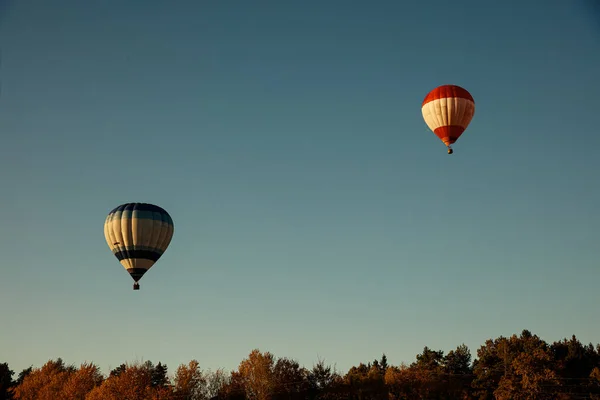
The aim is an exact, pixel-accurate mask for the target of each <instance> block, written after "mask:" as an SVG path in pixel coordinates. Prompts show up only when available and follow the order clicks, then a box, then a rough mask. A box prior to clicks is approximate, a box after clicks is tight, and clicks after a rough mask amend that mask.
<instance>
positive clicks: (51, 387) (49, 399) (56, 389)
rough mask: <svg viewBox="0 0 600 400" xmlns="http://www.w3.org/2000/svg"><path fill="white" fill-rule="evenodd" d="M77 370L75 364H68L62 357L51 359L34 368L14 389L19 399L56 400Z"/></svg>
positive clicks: (16, 397) (15, 395)
mask: <svg viewBox="0 0 600 400" xmlns="http://www.w3.org/2000/svg"><path fill="white" fill-rule="evenodd" d="M74 372H75V368H74V367H73V366H66V365H65V364H64V363H63V361H62V359H61V358H58V359H57V360H56V361H53V360H49V361H48V362H47V363H46V364H44V365H43V366H42V367H41V368H34V369H33V370H32V371H31V372H30V373H29V374H27V376H25V377H24V378H23V381H22V382H21V384H20V385H18V386H16V387H15V389H14V398H15V399H17V400H54V399H59V398H61V393H62V390H63V386H64V384H65V383H66V382H67V380H68V378H69V376H70V375H71V374H73V373H74Z"/></svg>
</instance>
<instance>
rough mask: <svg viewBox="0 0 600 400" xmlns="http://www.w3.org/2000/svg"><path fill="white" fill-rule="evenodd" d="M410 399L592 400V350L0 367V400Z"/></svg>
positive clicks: (597, 369) (534, 341)
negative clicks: (222, 365) (173, 365)
mask: <svg viewBox="0 0 600 400" xmlns="http://www.w3.org/2000/svg"><path fill="white" fill-rule="evenodd" d="M4 399H10V400H59V399H60V400H211V399H212V400H246V399H248V400H279V399H282V400H300V399H303V400H304V399H305V400H313V399H314V400H316V399H323V400H346V399H347V400H383V399H386V400H402V399H405V400H412V399H415V400H416V399H437V400H456V399H479V400H487V399H490V400H491V399H502V400H508V399H511V400H538V399H540V400H541V399H556V400H562V399H564V400H567V399H600V345H598V346H596V347H594V345H592V344H588V345H583V344H582V343H581V342H580V341H579V340H578V339H577V338H576V337H575V336H573V337H572V338H571V339H564V340H562V341H557V342H554V343H552V344H548V343H546V342H545V341H544V340H541V339H540V338H539V337H538V336H537V335H533V334H531V332H529V331H527V330H524V331H523V332H522V333H521V335H520V336H517V335H513V336H512V337H510V338H506V337H499V338H497V339H494V340H491V339H490V340H487V341H486V342H485V344H483V345H482V346H481V347H480V348H479V349H478V350H477V357H476V358H475V359H474V360H472V356H471V352H470V350H469V349H468V347H467V346H465V345H460V346H458V347H457V348H456V349H454V350H452V351H450V352H449V353H447V354H444V352H443V351H438V350H432V349H429V348H428V347H425V348H424V349H423V352H422V353H420V354H418V355H417V356H416V360H415V361H414V362H412V363H411V364H409V365H407V364H401V365H398V366H394V365H388V362H387V358H386V356H385V354H384V355H382V357H381V358H379V359H375V360H372V361H369V362H366V363H362V362H361V363H360V364H358V366H354V367H352V368H350V370H348V372H347V373H345V374H341V373H339V372H338V371H336V369H335V367H332V366H330V365H327V364H326V363H325V362H324V361H319V362H318V363H317V364H315V365H313V366H312V368H305V367H302V366H300V365H299V364H298V362H296V361H294V360H293V359H289V358H285V357H282V358H276V357H275V356H274V355H273V354H271V353H269V352H261V351H259V350H253V351H252V352H251V353H250V354H249V355H248V357H247V358H245V359H244V360H242V362H241V363H240V364H239V366H238V368H237V370H234V371H231V372H225V371H224V370H222V369H219V370H217V371H210V370H207V371H204V370H202V369H201V368H200V364H199V363H198V362H197V361H196V360H192V361H190V362H189V363H188V364H182V365H180V366H179V367H178V368H177V370H176V371H174V374H172V377H170V374H169V372H168V368H167V366H166V365H164V364H162V363H160V362H159V363H158V364H156V365H155V364H154V363H152V362H151V361H146V362H145V363H132V364H122V365H120V366H119V367H117V368H115V369H113V370H112V371H110V373H109V374H108V376H103V375H102V374H101V372H100V369H99V368H98V367H97V366H96V365H94V364H93V363H85V364H82V365H80V366H79V367H75V366H73V365H66V364H65V363H64V362H63V361H62V359H60V358H59V359H57V360H50V361H48V362H47V363H46V364H44V365H43V366H41V367H39V368H33V367H30V368H27V369H25V370H23V371H21V372H20V373H19V374H18V375H17V376H16V377H15V373H14V371H11V370H10V368H9V366H8V365H7V364H6V363H3V364H0V400H4Z"/></svg>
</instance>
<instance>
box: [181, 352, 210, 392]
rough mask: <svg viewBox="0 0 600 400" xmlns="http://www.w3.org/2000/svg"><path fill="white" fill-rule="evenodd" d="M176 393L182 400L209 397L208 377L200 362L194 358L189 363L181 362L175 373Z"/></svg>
mask: <svg viewBox="0 0 600 400" xmlns="http://www.w3.org/2000/svg"><path fill="white" fill-rule="evenodd" d="M174 381H175V385H174V386H175V395H176V397H177V398H178V399H181V400H204V399H207V398H208V396H207V395H206V394H207V393H206V392H207V387H206V384H207V382H206V379H205V377H204V376H203V375H202V371H201V370H200V364H199V363H198V361H196V360H192V361H190V362H189V363H188V365H185V364H181V365H180V366H179V367H178V368H177V372H176V373H175V380H174Z"/></svg>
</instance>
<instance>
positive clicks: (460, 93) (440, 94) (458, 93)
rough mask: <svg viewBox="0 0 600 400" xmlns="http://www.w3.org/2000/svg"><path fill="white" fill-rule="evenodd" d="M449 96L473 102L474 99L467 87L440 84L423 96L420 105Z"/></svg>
mask: <svg viewBox="0 0 600 400" xmlns="http://www.w3.org/2000/svg"><path fill="white" fill-rule="evenodd" d="M449 97H458V98H461V99H467V100H471V101H472V102H473V103H475V100H473V96H471V93H469V92H468V91H467V89H463V88H461V87H460V86H456V85H442V86H438V87H436V88H435V89H433V90H432V91H431V92H429V93H428V94H427V96H425V100H423V104H422V105H421V107H422V106H424V105H425V104H427V103H429V102H430V101H433V100H439V99H445V98H449Z"/></svg>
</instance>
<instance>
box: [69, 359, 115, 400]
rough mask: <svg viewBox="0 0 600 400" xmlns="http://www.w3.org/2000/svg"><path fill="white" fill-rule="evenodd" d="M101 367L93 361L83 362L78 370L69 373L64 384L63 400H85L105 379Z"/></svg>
mask: <svg viewBox="0 0 600 400" xmlns="http://www.w3.org/2000/svg"><path fill="white" fill-rule="evenodd" d="M103 379H104V378H103V377H102V374H101V373H100V369H99V368H98V367H97V366H96V365H94V364H92V363H84V364H81V366H80V367H79V369H77V371H74V372H73V373H72V374H70V375H69V377H68V378H67V380H66V382H65V383H64V385H63V388H62V392H61V395H60V398H61V399H62V400H85V398H86V395H87V394H88V393H89V392H91V391H92V390H93V389H94V388H95V387H96V386H99V385H100V384H102V381H103Z"/></svg>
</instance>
